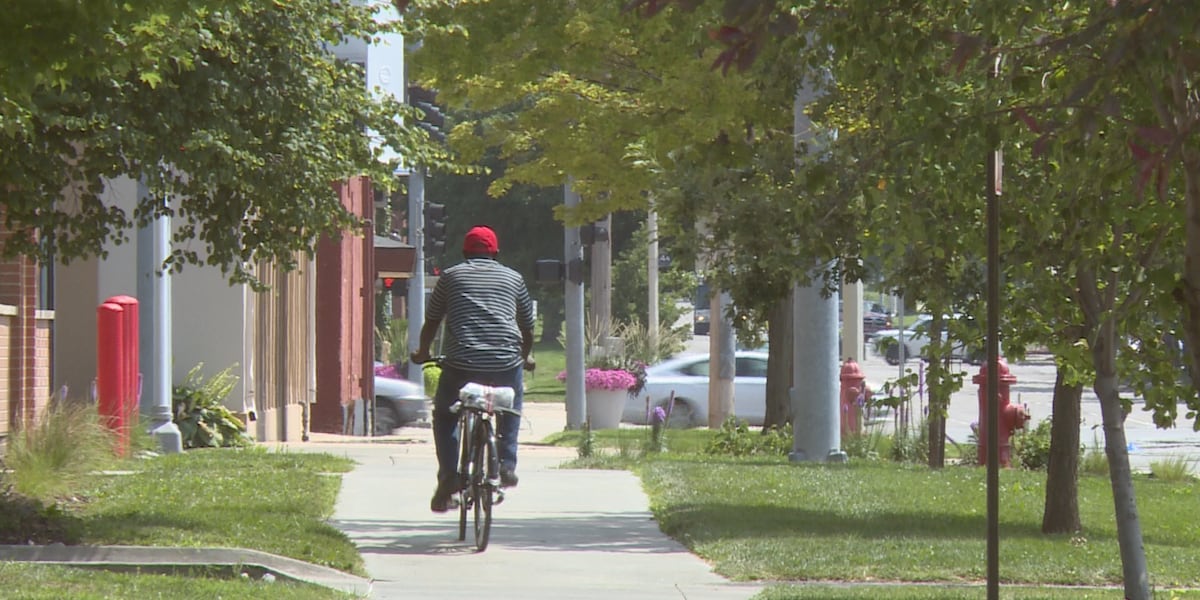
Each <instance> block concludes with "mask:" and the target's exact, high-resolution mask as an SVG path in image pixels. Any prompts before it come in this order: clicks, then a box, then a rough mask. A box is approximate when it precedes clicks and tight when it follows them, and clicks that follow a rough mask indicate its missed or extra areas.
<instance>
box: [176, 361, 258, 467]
mask: <svg viewBox="0 0 1200 600" xmlns="http://www.w3.org/2000/svg"><path fill="white" fill-rule="evenodd" d="M203 366H204V365H203V363H202V364H198V365H196V366H195V367H193V368H192V370H191V371H188V374H187V377H186V378H184V380H183V383H182V384H179V385H177V386H175V389H174V394H173V397H172V410H173V413H174V415H175V417H174V421H175V425H176V426H178V427H179V434H180V436H181V437H182V438H183V447H184V448H225V447H237V446H246V445H248V444H249V443H250V442H251V439H250V437H249V436H248V435H246V424H245V423H242V420H241V419H239V418H237V416H236V415H234V414H233V412H231V411H230V410H229V409H228V408H225V405H224V404H223V403H222V402H223V401H224V400H225V397H226V396H228V395H229V392H230V391H232V390H233V386H234V385H236V384H237V376H235V375H233V373H232V371H233V367H232V366H230V367H228V368H226V369H225V370H223V371H221V372H220V373H217V374H216V375H214V376H212V377H211V378H209V379H208V380H207V381H206V380H204V378H203V376H201V375H200V369H201V367H203Z"/></svg>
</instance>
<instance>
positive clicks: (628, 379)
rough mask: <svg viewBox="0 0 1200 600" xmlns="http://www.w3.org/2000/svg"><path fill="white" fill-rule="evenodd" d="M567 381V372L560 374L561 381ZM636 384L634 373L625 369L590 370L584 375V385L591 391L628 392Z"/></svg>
mask: <svg viewBox="0 0 1200 600" xmlns="http://www.w3.org/2000/svg"><path fill="white" fill-rule="evenodd" d="M566 379H567V372H566V371H563V372H561V373H559V374H558V380H559V381H566ZM636 384H637V378H636V377H634V376H633V373H630V372H629V371H625V370H623V369H588V370H586V371H584V373H583V385H584V387H585V388H586V389H589V390H628V389H630V388H632V387H633V386H634V385H636Z"/></svg>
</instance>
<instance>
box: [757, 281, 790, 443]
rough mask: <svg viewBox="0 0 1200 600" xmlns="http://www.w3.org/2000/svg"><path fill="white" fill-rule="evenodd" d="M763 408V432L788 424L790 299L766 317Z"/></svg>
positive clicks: (778, 304) (777, 305)
mask: <svg viewBox="0 0 1200 600" xmlns="http://www.w3.org/2000/svg"><path fill="white" fill-rule="evenodd" d="M767 320H768V323H767V345H768V346H769V347H770V348H771V352H770V354H768V355H767V389H766V396H767V409H766V416H765V417H764V418H763V431H767V430H769V429H771V428H772V427H783V426H785V425H788V424H790V423H791V422H792V397H791V389H792V298H791V294H788V296H787V297H786V298H784V299H783V300H780V301H779V302H778V303H777V304H776V305H775V307H774V308H772V309H771V314H770V315H768V317H767Z"/></svg>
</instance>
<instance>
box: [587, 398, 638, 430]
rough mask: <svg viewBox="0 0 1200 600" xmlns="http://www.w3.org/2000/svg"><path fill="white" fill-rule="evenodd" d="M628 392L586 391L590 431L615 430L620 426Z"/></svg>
mask: <svg viewBox="0 0 1200 600" xmlns="http://www.w3.org/2000/svg"><path fill="white" fill-rule="evenodd" d="M628 397H629V391H628V390H604V389H591V390H587V398H586V402H587V418H588V421H589V422H590V423H591V427H592V429H615V428H617V427H619V426H620V425H621V414H622V413H623V412H625V400H626V398H628Z"/></svg>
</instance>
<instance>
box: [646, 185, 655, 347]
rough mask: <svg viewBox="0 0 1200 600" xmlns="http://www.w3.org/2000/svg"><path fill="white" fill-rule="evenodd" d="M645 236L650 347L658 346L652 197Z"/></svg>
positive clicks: (647, 317) (647, 322)
mask: <svg viewBox="0 0 1200 600" xmlns="http://www.w3.org/2000/svg"><path fill="white" fill-rule="evenodd" d="M646 237H647V241H646V244H647V245H646V289H647V294H648V297H647V299H646V300H647V309H648V310H647V313H648V314H647V315H646V332H647V333H648V334H649V336H650V347H652V348H658V211H657V210H655V209H654V199H653V198H651V199H650V210H649V211H648V212H647V213H646Z"/></svg>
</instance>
